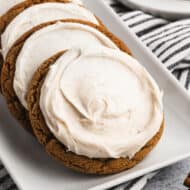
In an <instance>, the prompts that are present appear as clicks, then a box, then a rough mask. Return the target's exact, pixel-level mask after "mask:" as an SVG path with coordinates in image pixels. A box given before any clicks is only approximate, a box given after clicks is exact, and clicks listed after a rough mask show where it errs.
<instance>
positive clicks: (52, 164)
mask: <svg viewBox="0 0 190 190" xmlns="http://www.w3.org/2000/svg"><path fill="white" fill-rule="evenodd" d="M84 3H85V4H86V5H87V6H88V7H89V8H90V9H91V10H92V11H94V12H95V13H96V14H97V15H98V16H99V17H100V18H101V19H102V20H103V22H104V23H105V25H106V26H107V27H108V28H109V29H110V30H111V31H112V32H114V33H115V34H116V35H117V36H118V37H120V38H121V39H122V40H123V41H124V42H126V44H127V45H128V46H129V48H130V49H131V50H132V52H133V54H134V56H135V57H136V58H137V59H138V60H139V61H140V62H141V63H142V64H143V65H144V66H145V67H146V68H147V69H148V71H149V72H150V73H151V74H152V75H153V77H154V78H155V79H156V80H157V82H158V83H159V85H160V87H161V88H162V89H163V91H164V93H165V98H164V102H165V103H164V104H165V120H166V127H165V132H164V135H163V138H162V140H161V141H160V143H159V144H158V146H157V147H156V148H155V149H154V150H153V151H152V152H151V153H150V154H149V155H148V156H147V157H146V159H145V160H144V161H142V162H141V163H140V164H138V165H137V166H135V167H134V168H133V169H131V170H128V171H125V172H122V173H120V174H116V175H110V176H92V175H84V174H80V173H76V172H73V171H71V170H69V169H66V168H64V167H63V166H62V165H61V164H59V163H57V162H56V161H54V160H53V159H51V158H50V157H49V156H48V155H47V154H46V153H45V152H44V150H43V148H42V147H41V146H40V145H39V144H38V143H37V142H36V140H35V139H34V138H33V137H31V136H30V135H29V134H27V133H26V132H25V131H24V130H22V129H21V128H20V127H19V126H18V124H17V122H16V121H15V120H13V118H12V117H11V116H10V115H9V113H8V111H7V109H6V105H5V103H4V102H3V100H2V98H0V105H1V109H0V159H1V160H2V161H3V163H4V164H5V166H6V168H7V169H8V170H9V172H10V174H11V176H12V177H13V179H14V180H15V182H16V183H17V185H18V186H19V188H20V189H21V190H34V189H35V190H41V189H46V190H55V189H56V190H63V189H64V190H74V189H77V190H85V189H91V190H99V189H105V188H108V187H112V186H114V185H117V184H119V183H122V182H125V181H126V180H130V179H133V178H135V177H138V176H141V175H143V174H145V173H148V172H151V171H153V170H157V169H159V168H162V167H165V166H167V165H170V164H172V163H175V162H177V161H180V160H182V159H185V158H187V157H189V156H190V146H189V145H190V138H189V135H190V122H189V119H188V118H189V116H190V98H189V95H188V94H187V92H186V91H185V90H184V89H183V88H182V87H181V86H180V85H179V84H178V82H177V81H176V79H174V77H173V76H171V74H169V72H168V71H167V70H166V69H165V68H164V67H163V66H162V65H161V63H159V61H158V60H157V59H156V58H155V57H154V56H153V55H152V54H151V53H150V52H149V50H148V49H147V48H146V47H145V46H144V45H143V44H142V43H141V42H139V41H138V40H137V38H136V37H135V35H134V34H132V33H131V32H130V30H129V29H128V28H126V27H125V26H124V25H123V23H122V22H121V21H120V20H119V19H118V18H117V16H116V15H115V14H114V13H113V12H112V10H111V9H110V8H108V7H107V6H106V5H105V4H104V3H103V1H102V0H96V1H95V0H84Z"/></svg>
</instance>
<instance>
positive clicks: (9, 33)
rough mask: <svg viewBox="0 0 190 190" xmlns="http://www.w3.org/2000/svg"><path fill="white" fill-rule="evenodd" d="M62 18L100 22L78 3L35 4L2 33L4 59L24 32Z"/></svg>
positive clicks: (18, 16)
mask: <svg viewBox="0 0 190 190" xmlns="http://www.w3.org/2000/svg"><path fill="white" fill-rule="evenodd" d="M60 19H80V20H86V21H89V22H92V23H94V24H97V25H99V24H100V23H99V21H98V20H97V18H96V17H95V16H94V14H93V13H91V12H90V11H89V10H88V9H86V8H84V7H82V6H79V5H78V4H74V3H63V2H55V3H54V2H48V3H41V4H36V5H33V6H31V7H29V8H27V9H25V10H23V11H22V13H20V14H19V15H17V16H16V17H15V18H14V19H13V20H12V21H11V22H10V24H9V25H8V26H7V27H6V29H5V31H4V33H3V34H2V36H1V45H2V54H3V57H4V59H5V57H6V55H7V52H8V51H9V49H10V48H11V47H12V46H13V44H14V43H15V41H16V40H17V39H19V38H20V37H21V36H22V35H23V34H24V33H26V32H27V31H29V30H31V29H32V28H34V27H36V26H38V25H39V24H42V23H46V22H50V21H55V20H60Z"/></svg>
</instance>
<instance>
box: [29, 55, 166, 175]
mask: <svg viewBox="0 0 190 190" xmlns="http://www.w3.org/2000/svg"><path fill="white" fill-rule="evenodd" d="M63 53H64V52H60V53H58V54H56V55H55V56H53V57H52V58H50V59H48V60H47V61H46V62H45V63H43V64H42V65H41V67H40V68H39V69H38V70H37V71H36V73H35V75H34V77H33V79H32V81H31V84H30V88H29V92H28V106H29V117H30V120H31V124H32V128H33V131H34V134H35V135H36V137H37V139H38V141H39V142H40V143H41V144H42V145H43V146H44V147H45V149H46V151H47V152H48V153H49V154H50V155H51V156H52V157H54V158H55V159H57V160H59V161H61V162H62V163H63V164H64V165H65V166H67V167H69V168H72V169H74V170H77V171H80V172H83V173H89V174H113V173H117V172H121V171H123V170H126V169H129V168H132V167H133V166H135V165H136V164H137V163H139V162H140V161H141V160H142V159H143V158H144V157H145V156H146V155H147V154H148V153H149V152H150V151H151V150H152V149H153V148H154V146H155V145H156V144H157V142H158V141H159V139H160V137H161V135H162V132H163V129H164V122H163V124H162V126H161V127H160V130H159V132H158V133H157V134H156V135H155V136H154V137H153V138H152V139H151V140H150V141H149V142H148V143H147V144H146V145H145V146H144V147H143V148H142V149H141V150H140V151H139V152H138V153H136V155H135V156H134V157H133V158H132V159H128V158H120V159H90V158H88V157H85V156H79V155H76V154H74V153H72V152H68V151H67V149H66V147H65V146H64V145H63V144H61V143H60V142H59V141H58V140H57V139H56V138H55V137H54V136H53V134H52V133H51V132H50V130H49V128H48V127H47V125H46V122H45V120H44V118H43V115H42V112H41V110H40V106H39V99H40V90H41V86H42V84H43V81H44V79H45V77H46V74H47V72H48V69H49V67H50V65H52V64H53V63H54V62H55V61H56V60H57V59H58V58H59V57H60V56H61V55H62V54H63Z"/></svg>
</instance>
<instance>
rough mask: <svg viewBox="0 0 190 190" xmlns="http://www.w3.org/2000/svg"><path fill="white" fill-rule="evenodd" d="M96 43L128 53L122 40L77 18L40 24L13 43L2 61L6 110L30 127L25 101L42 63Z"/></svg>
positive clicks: (2, 84) (99, 27)
mask: <svg viewBox="0 0 190 190" xmlns="http://www.w3.org/2000/svg"><path fill="white" fill-rule="evenodd" d="M97 46H105V47H109V48H112V49H121V50H123V51H125V52H127V53H130V51H129V49H128V48H127V47H126V46H125V45H124V43H123V42H121V41H120V40H119V39H118V38H117V37H115V36H114V35H113V34H111V33H110V32H108V31H107V30H106V29H105V28H104V27H102V26H98V25H95V24H92V23H90V22H85V21H79V20H78V21H77V20H65V21H62V22H50V23H46V24H42V25H40V26H37V27H36V28H33V29H32V30H31V31H29V32H28V33H26V34H25V35H24V36H22V37H21V38H20V39H19V40H18V41H17V42H16V43H15V44H14V46H13V47H12V48H11V49H10V51H9V52H8V55H7V58H6V61H5V63H4V64H3V68H2V73H1V86H2V92H3V95H4V97H5V99H6V101H7V104H8V107H9V110H10V111H11V113H12V114H13V115H14V116H15V117H16V118H17V119H18V120H19V121H20V122H21V123H22V124H23V126H24V127H25V128H29V129H31V127H30V124H29V123H30V122H29V120H28V111H27V101H26V94H27V91H28V85H29V83H30V80H31V79H32V76H33V74H34V73H35V71H36V70H37V68H38V67H39V66H40V65H41V63H43V62H44V61H45V60H46V59H48V58H49V57H51V56H52V55H54V54H56V53H57V52H59V51H63V50H66V49H70V48H73V47H81V48H85V47H89V48H90V47H93V48H96V47H97Z"/></svg>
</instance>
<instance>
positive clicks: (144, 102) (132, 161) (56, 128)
mask: <svg viewBox="0 0 190 190" xmlns="http://www.w3.org/2000/svg"><path fill="white" fill-rule="evenodd" d="M28 108H29V116H30V120H31V124H32V128H33V131H34V134H35V135H36V137H37V139H38V140H39V142H40V143H41V144H42V145H43V146H44V147H45V149H46V151H47V152H48V153H49V154H50V155H51V156H53V157H54V158H56V159H57V160H60V161H61V162H62V163H63V164H64V165H65V166H67V167H69V168H72V169H75V170H77V171H81V172H84V173H91V174H112V173H117V172H120V171H123V170H125V169H129V168H131V167H133V166H135V165H136V164H137V163H138V162H140V161H141V160H142V159H143V158H144V157H145V156H146V155H147V154H148V153H149V152H150V151H151V150H152V149H153V148H154V146H155V145H156V144H157V142H158V141H159V139H160V137H161V134H162V131H163V127H164V119H163V105H162V93H161V92H160V90H159V88H158V86H157V84H156V83H155V81H154V80H153V78H152V77H151V76H150V75H149V73H148V72H147V71H146V70H145V69H144V68H143V67H142V66H141V65H140V64H139V63H138V62H137V61H136V60H135V59H134V58H132V57H131V56H129V55H127V54H126V53H123V52H121V51H120V50H115V49H110V48H105V47H102V46H99V47H97V48H92V47H90V48H87V49H72V50H68V51H66V52H64V53H58V54H56V55H55V56H53V57H52V58H49V59H48V60H47V61H46V62H45V63H44V64H42V65H41V66H40V68H38V70H37V71H36V73H35V74H34V76H33V79H32V81H31V84H30V88H29V93H28Z"/></svg>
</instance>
